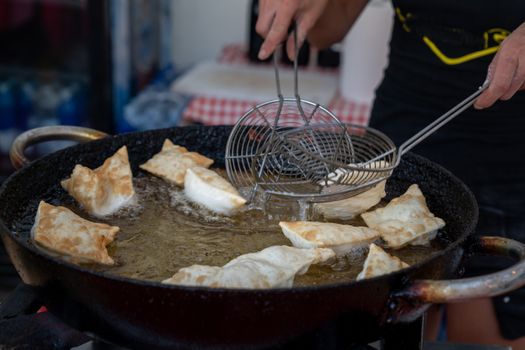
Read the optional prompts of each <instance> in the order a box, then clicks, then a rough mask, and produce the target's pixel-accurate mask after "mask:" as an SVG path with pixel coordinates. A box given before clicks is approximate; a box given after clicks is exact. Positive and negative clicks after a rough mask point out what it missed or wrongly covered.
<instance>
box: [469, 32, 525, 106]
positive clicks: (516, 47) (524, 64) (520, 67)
mask: <svg viewBox="0 0 525 350" xmlns="http://www.w3.org/2000/svg"><path fill="white" fill-rule="evenodd" d="M487 79H488V80H489V87H488V88H487V90H485V91H484V92H483V93H482V94H481V95H480V96H479V97H478V99H477V100H476V102H475V103H474V107H475V108H477V109H483V108H487V107H490V106H492V105H493V104H494V102H496V101H497V100H508V99H510V98H511V97H512V96H514V94H515V93H516V92H517V91H518V90H523V89H525V23H523V24H522V25H521V26H519V27H518V28H516V30H514V31H513V32H512V33H511V34H510V35H509V36H508V37H507V38H506V39H505V40H504V41H503V42H502V43H501V47H500V49H499V50H498V53H497V54H496V56H495V57H494V59H493V60H492V62H491V63H490V66H489V70H488V74H487Z"/></svg>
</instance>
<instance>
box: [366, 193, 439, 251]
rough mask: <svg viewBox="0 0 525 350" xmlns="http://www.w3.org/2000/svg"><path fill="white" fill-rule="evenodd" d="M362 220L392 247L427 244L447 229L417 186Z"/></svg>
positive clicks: (369, 213)
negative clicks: (441, 230)
mask: <svg viewBox="0 0 525 350" xmlns="http://www.w3.org/2000/svg"><path fill="white" fill-rule="evenodd" d="M361 217H362V218H363V220H364V221H365V223H366V224H367V225H368V227H370V228H373V229H375V230H377V231H379V232H380V233H381V238H382V239H383V240H384V241H385V242H386V243H387V244H388V246H389V247H391V248H401V247H403V246H405V245H407V244H411V243H415V244H421V243H424V239H429V238H433V237H435V235H436V232H437V230H439V229H440V228H442V227H444V226H445V222H444V221H443V220H442V219H440V218H438V217H436V216H434V214H432V213H431V212H430V210H429V209H428V207H427V203H426V200H425V197H424V196H423V193H422V192H421V190H420V189H419V186H418V185H416V184H414V185H412V186H410V187H409V188H408V190H407V191H406V192H405V193H404V194H403V195H401V196H400V197H397V198H394V199H392V201H390V203H388V204H387V205H386V206H385V207H384V208H379V209H376V210H374V211H371V212H368V213H363V214H361Z"/></svg>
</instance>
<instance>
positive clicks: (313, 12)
mask: <svg viewBox="0 0 525 350" xmlns="http://www.w3.org/2000/svg"><path fill="white" fill-rule="evenodd" d="M367 2H368V0H282V1H277V0H260V2H259V18H258V19H257V24H256V30H257V32H258V33H259V34H260V35H261V36H263V37H264V38H265V40H264V42H263V44H262V46H261V50H260V51H259V58H260V59H265V58H267V57H268V56H270V55H271V54H272V53H273V52H274V51H275V49H276V47H277V46H278V45H279V44H280V43H281V42H282V41H284V40H285V39H286V35H287V34H288V28H289V27H290V24H291V23H292V21H293V20H295V21H296V22H297V39H298V43H299V45H301V44H302V43H303V41H304V40H305V38H306V37H308V40H309V41H310V43H311V44H312V45H313V46H315V47H318V48H324V47H327V46H330V45H331V44H333V43H335V42H338V41H341V40H342V39H343V38H344V36H345V35H346V33H347V32H348V31H349V30H350V28H351V27H352V24H353V23H354V22H355V20H356V19H357V17H358V16H359V14H360V13H361V11H362V10H363V9H364V7H365V5H366V4H367ZM286 49H287V52H288V56H289V57H291V58H292V57H293V56H294V51H295V50H294V45H293V36H289V37H288V40H287V43H286Z"/></svg>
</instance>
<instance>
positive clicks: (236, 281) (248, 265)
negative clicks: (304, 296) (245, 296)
mask: <svg viewBox="0 0 525 350" xmlns="http://www.w3.org/2000/svg"><path fill="white" fill-rule="evenodd" d="M334 256H335V253H334V252H333V251H332V250H331V249H325V248H318V249H299V248H294V247H288V246H272V247H269V248H266V249H263V250H261V251H259V252H257V253H250V254H244V255H241V256H239V257H237V258H235V259H233V260H232V261H230V262H229V263H227V264H226V265H224V266H223V267H218V266H205V265H193V266H190V267H185V268H182V269H180V270H179V271H178V272H177V273H176V274H175V275H173V277H171V278H168V279H166V280H164V281H162V283H167V284H178V285H185V286H206V287H214V288H250V289H257V288H279V287H291V286H292V284H293V281H294V278H295V275H297V274H299V275H301V274H304V273H306V271H308V268H309V267H310V265H312V264H319V263H322V262H325V261H327V260H329V259H331V258H333V257H334Z"/></svg>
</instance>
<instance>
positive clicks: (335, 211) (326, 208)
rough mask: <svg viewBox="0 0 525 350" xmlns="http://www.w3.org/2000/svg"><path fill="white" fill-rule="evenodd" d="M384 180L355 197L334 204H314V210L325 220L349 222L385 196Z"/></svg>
mask: <svg viewBox="0 0 525 350" xmlns="http://www.w3.org/2000/svg"><path fill="white" fill-rule="evenodd" d="M385 184H386V180H384V181H381V182H379V183H378V184H376V185H375V186H374V187H372V188H371V189H369V190H367V191H365V192H363V193H360V194H358V195H356V196H353V197H349V198H346V199H342V200H340V201H335V202H325V203H316V204H315V206H314V208H315V209H316V211H317V212H318V213H320V214H322V215H323V216H324V217H325V219H339V220H350V219H353V218H354V217H356V216H357V215H359V214H361V213H363V212H365V211H367V210H368V209H370V208H372V207H373V206H374V205H376V204H377V203H379V202H380V201H381V199H382V198H383V197H384V196H386V192H385Z"/></svg>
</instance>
